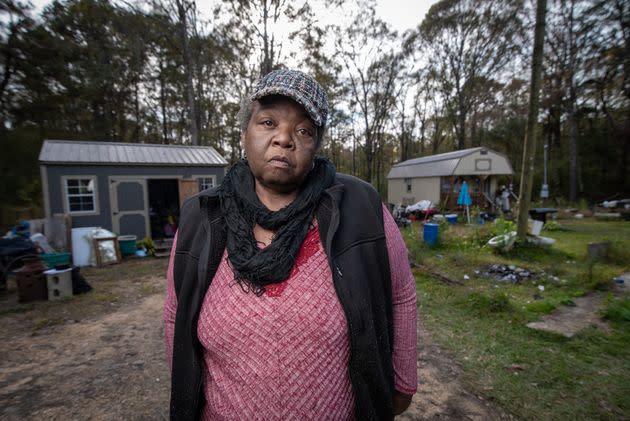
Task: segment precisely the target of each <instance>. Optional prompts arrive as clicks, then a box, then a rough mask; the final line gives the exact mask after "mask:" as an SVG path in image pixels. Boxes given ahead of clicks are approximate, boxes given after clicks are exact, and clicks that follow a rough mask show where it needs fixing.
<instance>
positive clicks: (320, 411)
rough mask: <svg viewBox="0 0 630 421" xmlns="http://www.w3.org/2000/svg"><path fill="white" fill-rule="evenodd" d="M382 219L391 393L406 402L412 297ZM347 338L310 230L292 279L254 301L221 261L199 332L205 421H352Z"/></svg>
mask: <svg viewBox="0 0 630 421" xmlns="http://www.w3.org/2000/svg"><path fill="white" fill-rule="evenodd" d="M384 215H385V234H386V238H387V246H388V252H389V259H390V267H391V275H392V293H393V294H392V297H393V300H392V301H393V305H394V312H393V315H394V354H393V362H394V371H395V387H396V390H398V391H400V392H403V393H406V394H413V393H415V391H416V385H417V374H416V292H415V286H414V281H413V277H412V275H411V271H410V269H409V263H408V260H407V251H406V248H405V245H404V243H403V241H402V238H401V236H400V232H399V231H398V228H397V227H396V224H395V223H394V221H393V219H392V217H391V215H390V214H389V212H387V210H384ZM176 241H177V240H176ZM176 241H175V243H176ZM174 248H175V244H174V245H173V249H174ZM172 256H173V254H171V261H170V264H169V268H168V276H167V278H168V287H167V295H166V302H165V306H164V320H165V336H166V343H167V352H168V358H169V361H171V359H172V341H173V326H174V322H175V313H176V309H177V298H176V296H175V291H174V284H173V258H172ZM347 331H348V327H347V323H346V319H345V316H344V313H343V310H342V308H341V305H340V303H339V300H338V299H337V296H336V294H335V289H334V286H333V282H332V275H331V273H330V267H329V265H328V261H327V258H326V254H325V252H324V250H323V248H322V246H321V242H320V239H319V233H318V230H317V229H312V230H310V231H309V234H308V236H307V238H306V239H305V240H304V243H303V244H302V247H301V249H300V252H299V253H298V257H297V259H296V264H295V266H294V268H293V271H292V272H291V275H290V277H289V278H288V279H287V280H286V281H284V282H282V283H280V284H276V285H274V286H273V287H272V288H267V291H266V293H265V294H264V295H263V296H261V297H257V296H256V295H254V294H252V293H246V292H244V291H243V290H242V288H241V287H240V286H239V285H238V284H236V283H235V282H234V276H233V274H232V270H231V268H230V266H229V262H228V260H227V252H225V253H224V255H223V259H222V261H221V263H220V264H219V268H218V270H217V273H216V275H215V277H214V279H213V281H212V284H211V286H210V288H209V289H208V291H207V293H206V296H205V299H204V302H203V305H202V308H201V313H200V315H199V323H198V326H197V335H198V337H199V340H200V342H201V344H202V345H203V347H204V349H205V351H204V362H205V366H206V372H205V376H204V385H205V387H204V394H205V399H206V404H205V406H204V408H203V419H206V420H210V419H212V420H232V419H252V420H256V419H260V420H263V419H264V420H285V419H322V418H325V419H336V420H337V419H338V420H343V419H351V418H353V413H354V395H353V391H352V386H351V384H350V380H349V377H348V357H349V343H348V336H347V334H348V332H347Z"/></svg>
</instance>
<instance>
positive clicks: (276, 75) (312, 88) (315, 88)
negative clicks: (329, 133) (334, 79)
mask: <svg viewBox="0 0 630 421" xmlns="http://www.w3.org/2000/svg"><path fill="white" fill-rule="evenodd" d="M268 95H284V96H288V97H289V98H291V99H293V100H295V101H296V102H298V103H299V104H300V105H302V106H303V107H304V109H305V110H306V112H307V113H308V115H309V116H310V117H311V118H312V119H313V123H315V125H316V126H319V127H324V126H326V118H327V117H328V98H327V97H326V92H324V89H323V88H322V87H321V85H320V84H319V83H317V81H316V80H315V79H313V78H312V77H310V76H308V75H306V74H304V73H302V72H300V71H298V70H274V71H273V72H271V73H268V74H266V75H265V76H263V77H262V78H261V79H260V81H258V85H257V86H256V88H255V89H254V93H253V94H252V95H251V97H250V98H251V100H252V101H255V100H257V99H260V98H262V97H265V96H268Z"/></svg>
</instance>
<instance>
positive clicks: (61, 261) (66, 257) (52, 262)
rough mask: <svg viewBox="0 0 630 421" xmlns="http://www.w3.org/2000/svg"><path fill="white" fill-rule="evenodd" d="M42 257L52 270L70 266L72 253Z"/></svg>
mask: <svg viewBox="0 0 630 421" xmlns="http://www.w3.org/2000/svg"><path fill="white" fill-rule="evenodd" d="M40 257H41V259H42V260H43V261H44V263H45V264H46V266H48V267H49V268H50V269H54V268H55V266H57V265H69V264H70V253H44V254H42V255H41V256H40Z"/></svg>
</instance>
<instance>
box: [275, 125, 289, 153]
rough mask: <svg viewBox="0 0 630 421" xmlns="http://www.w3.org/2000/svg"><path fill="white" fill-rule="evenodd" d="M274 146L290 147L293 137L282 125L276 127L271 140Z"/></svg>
mask: <svg viewBox="0 0 630 421" xmlns="http://www.w3.org/2000/svg"><path fill="white" fill-rule="evenodd" d="M272 143H273V145H274V146H279V147H281V148H292V147H293V137H292V136H291V131H290V130H288V129H285V128H282V127H278V128H277V130H276V133H275V135H274V137H273V141H272Z"/></svg>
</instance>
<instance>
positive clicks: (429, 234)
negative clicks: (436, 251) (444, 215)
mask: <svg viewBox="0 0 630 421" xmlns="http://www.w3.org/2000/svg"><path fill="white" fill-rule="evenodd" d="M438 228H439V225H438V224H424V233H423V239H424V242H425V243H427V244H428V245H430V246H434V245H436V244H437V240H438Z"/></svg>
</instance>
